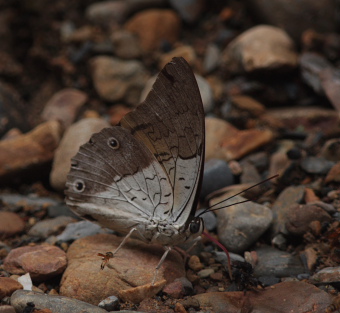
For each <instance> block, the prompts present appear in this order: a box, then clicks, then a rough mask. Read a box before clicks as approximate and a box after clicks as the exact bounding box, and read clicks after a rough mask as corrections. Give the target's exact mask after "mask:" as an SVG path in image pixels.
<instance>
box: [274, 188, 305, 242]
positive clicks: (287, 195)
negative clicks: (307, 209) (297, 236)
mask: <svg viewBox="0 0 340 313" xmlns="http://www.w3.org/2000/svg"><path fill="white" fill-rule="evenodd" d="M305 188H306V187H305V186H291V187H287V188H285V189H284V190H283V191H282V192H281V193H280V194H279V196H278V197H277V199H276V201H275V202H274V204H273V206H272V212H273V222H272V226H271V234H272V238H273V237H275V236H276V235H278V234H280V233H281V234H283V235H285V234H287V229H286V221H287V209H288V208H289V207H290V206H292V205H295V204H297V203H301V202H302V200H303V198H304V193H305Z"/></svg>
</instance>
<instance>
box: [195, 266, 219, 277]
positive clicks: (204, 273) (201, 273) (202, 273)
mask: <svg viewBox="0 0 340 313" xmlns="http://www.w3.org/2000/svg"><path fill="white" fill-rule="evenodd" d="M213 273H215V271H214V270H213V269H212V268H205V269H203V270H200V271H199V272H198V273H197V275H198V276H199V277H200V278H207V277H209V276H210V275H211V274H213Z"/></svg>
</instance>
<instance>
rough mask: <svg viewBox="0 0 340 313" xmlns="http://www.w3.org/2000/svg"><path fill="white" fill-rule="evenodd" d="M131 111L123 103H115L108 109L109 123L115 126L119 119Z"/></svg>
mask: <svg viewBox="0 0 340 313" xmlns="http://www.w3.org/2000/svg"><path fill="white" fill-rule="evenodd" d="M129 112H131V108H128V107H127V106H125V105H120V104H116V105H113V106H112V107H111V108H110V109H109V115H110V124H111V125H113V126H117V125H118V124H119V122H120V120H121V119H122V118H123V117H124V116H125V115H126V114H127V113H129Z"/></svg>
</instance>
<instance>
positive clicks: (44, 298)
mask: <svg viewBox="0 0 340 313" xmlns="http://www.w3.org/2000/svg"><path fill="white" fill-rule="evenodd" d="M28 302H33V303H34V305H35V307H36V308H40V309H42V308H44V309H49V310H51V311H52V312H58V313H70V312H72V313H84V312H91V313H107V311H106V310H104V309H101V308H98V306H97V305H91V304H89V303H86V302H83V301H79V300H77V299H72V298H68V297H62V296H49V295H46V294H43V293H40V292H35V291H27V290H17V291H16V292H14V293H13V294H12V296H11V305H12V306H13V307H14V308H15V310H16V312H23V310H24V308H25V307H26V304H27V303H28Z"/></svg>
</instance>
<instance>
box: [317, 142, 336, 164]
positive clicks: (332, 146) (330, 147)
mask: <svg viewBox="0 0 340 313" xmlns="http://www.w3.org/2000/svg"><path fill="white" fill-rule="evenodd" d="M320 156H321V157H324V158H325V159H326V160H329V161H333V162H338V161H339V160H340V139H339V138H334V139H329V140H327V141H326V142H325V144H324V145H323V147H322V148H321V151H320Z"/></svg>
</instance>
